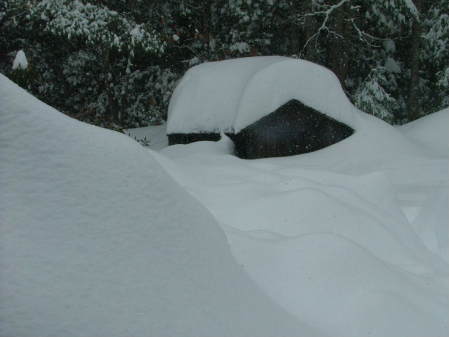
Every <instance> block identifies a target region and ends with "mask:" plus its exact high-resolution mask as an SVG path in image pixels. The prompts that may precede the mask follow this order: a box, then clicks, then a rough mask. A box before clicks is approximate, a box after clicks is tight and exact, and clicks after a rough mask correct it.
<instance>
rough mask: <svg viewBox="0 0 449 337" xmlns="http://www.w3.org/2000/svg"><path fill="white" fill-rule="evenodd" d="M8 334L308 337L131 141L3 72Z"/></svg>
mask: <svg viewBox="0 0 449 337" xmlns="http://www.w3.org/2000/svg"><path fill="white" fill-rule="evenodd" d="M0 98H1V100H0V186H1V190H0V224H1V226H0V231H1V233H0V234H1V235H0V246H1V251H0V269H1V276H0V335H1V336H21V337H24V336H39V337H41V336H300V335H303V336H310V335H313V333H312V332H311V331H310V330H309V329H308V328H306V327H304V326H302V325H300V324H299V323H298V321H297V320H296V318H292V317H293V316H290V315H289V314H287V313H286V312H285V311H283V310H282V309H280V307H277V305H276V304H274V303H273V302H271V300H269V299H268V297H266V296H265V295H264V294H263V293H262V292H260V291H259V290H258V288H257V286H255V283H253V282H252V281H251V280H250V279H249V278H248V277H247V276H246V274H245V273H244V272H243V271H242V270H241V267H240V266H239V265H238V264H237V263H236V262H235V260H234V259H233V257H232V256H231V254H230V251H229V248H228V244H227V241H226V237H225V235H224V234H223V232H222V230H221V229H220V228H219V227H218V225H217V223H216V221H215V220H214V219H213V217H212V216H211V215H210V214H209V213H208V211H206V209H205V208H203V207H202V206H201V205H200V204H199V203H198V202H197V201H195V200H194V199H193V198H192V197H190V196H189V195H188V194H187V193H186V192H184V191H183V190H182V188H181V187H180V186H179V185H177V184H176V183H175V182H174V181H173V180H172V179H171V178H170V177H169V176H168V175H167V174H166V173H165V172H164V170H163V169H162V168H161V167H160V165H159V164H158V163H157V162H156V160H155V159H154V158H153V155H152V153H151V152H148V151H146V150H145V149H144V148H143V147H141V146H139V145H138V144H137V143H136V142H134V141H132V140H131V139H129V138H128V137H126V136H124V135H119V134H117V133H115V132H111V131H107V130H102V129H99V128H96V127H93V126H89V125H86V124H83V123H80V122H77V121H75V120H72V119H70V118H68V117H66V116H64V115H62V114H61V113H59V112H57V111H56V110H54V109H52V108H50V107H49V106H47V105H45V104H44V103H42V102H40V101H39V100H37V99H36V98H34V97H32V96H31V95H29V94H28V93H26V92H25V91H24V90H22V89H20V88H19V87H17V86H16V85H15V84H13V83H12V82H10V81H9V80H8V79H7V78H5V77H4V76H2V75H0Z"/></svg>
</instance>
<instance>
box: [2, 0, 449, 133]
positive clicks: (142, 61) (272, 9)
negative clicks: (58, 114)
mask: <svg viewBox="0 0 449 337" xmlns="http://www.w3.org/2000/svg"><path fill="white" fill-rule="evenodd" d="M448 27H449V5H448V2H447V1H445V0H436V1H427V0H413V1H412V0H379V1H369V0H307V1H294V0H278V1H273V0H205V1H204V0H202V1H199V0H181V1H173V0H165V1H159V0H157V1H145V0H3V1H1V2H0V32H1V33H0V71H1V72H2V73H4V74H6V75H7V76H9V77H11V78H12V79H13V80H15V81H16V82H19V83H20V85H22V86H24V87H26V88H27V89H28V90H30V91H31V92H32V93H33V94H35V95H37V96H38V97H39V98H41V99H43V100H44V101H46V102H47V103H50V104H52V105H54V106H56V107H57V108H59V109H60V110H62V111H64V112H66V113H67V114H69V115H72V116H74V117H77V118H79V119H82V120H84V121H87V122H91V123H94V124H98V125H102V126H107V127H112V128H122V127H130V126H139V125H144V124H148V123H158V122H160V121H162V120H163V119H164V118H165V117H166V111H167V105H168V100H169V98H170V95H171V92H172V90H173V88H174V86H175V84H176V82H177V80H178V79H179V78H180V77H181V76H182V74H183V73H184V72H185V70H186V69H187V68H188V67H191V66H193V65H195V64H197V63H200V62H206V61H215V60H222V59H227V58H232V57H244V56H255V55H286V56H293V57H301V58H305V59H308V60H311V61H313V62H316V63H319V64H322V65H324V66H326V67H328V68H330V69H331V70H333V71H334V72H335V73H336V74H337V76H338V77H339V78H340V81H341V82H342V85H343V87H344V89H345V91H346V92H347V94H348V96H349V97H350V98H351V99H352V101H353V102H354V104H356V105H357V106H358V107H359V108H360V109H362V110H364V111H366V112H368V113H371V114H374V115H375V116H377V117H380V118H383V119H384V120H386V121H388V122H391V123H402V122H406V121H409V120H412V119H414V118H417V117H419V116H422V115H425V114H428V113H431V112H433V111H436V110H439V109H441V108H443V107H445V106H447V105H449V98H448V97H449V47H448V46H449V28H448ZM18 52H21V53H24V55H26V56H25V57H26V60H27V63H28V66H27V67H26V69H22V68H23V67H20V68H19V69H18V68H17V67H15V68H14V67H13V62H14V60H15V59H16V56H17V54H18ZM22 58H23V57H22Z"/></svg>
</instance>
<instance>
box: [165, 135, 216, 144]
mask: <svg viewBox="0 0 449 337" xmlns="http://www.w3.org/2000/svg"><path fill="white" fill-rule="evenodd" d="M167 136H168V145H175V144H189V143H193V142H201V141H205V140H209V141H217V140H220V134H219V133H210V132H204V133H172V134H169V135H167Z"/></svg>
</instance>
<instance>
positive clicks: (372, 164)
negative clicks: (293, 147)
mask: <svg viewBox="0 0 449 337" xmlns="http://www.w3.org/2000/svg"><path fill="white" fill-rule="evenodd" d="M157 158H158V160H159V161H160V162H161V163H162V164H163V166H164V167H166V168H167V169H168V170H169V171H170V172H171V173H172V175H173V176H174V177H176V179H177V180H178V181H179V182H180V183H181V184H182V185H184V186H185V187H186V189H187V190H188V191H190V192H191V193H192V194H193V195H194V196H195V197H197V198H198V199H199V200H200V201H201V202H202V203H203V204H204V205H205V206H206V207H207V208H208V209H209V210H210V211H211V212H212V214H213V215H214V216H215V217H216V218H217V220H218V221H219V223H220V224H221V226H222V228H223V229H224V230H225V232H226V234H227V235H228V239H229V242H230V244H231V248H232V252H233V254H234V255H235V256H236V258H237V260H238V261H239V262H240V263H242V265H244V266H245V268H246V270H248V272H249V273H250V275H251V276H252V277H253V279H254V280H255V281H256V282H258V283H259V284H260V285H261V287H262V288H263V289H264V290H265V291H266V292H267V293H268V294H270V295H271V296H272V298H273V299H274V300H276V301H277V302H278V303H279V304H281V305H282V306H283V307H284V308H286V309H287V310H288V311H289V312H291V313H293V314H295V315H297V317H301V319H305V321H306V322H307V323H309V324H311V325H313V326H317V327H318V326H319V327H320V328H321V329H323V330H324V332H325V333H327V334H329V335H331V336H348V337H358V336H378V337H384V336H398V337H399V336H400V337H411V336H416V337H420V336H434V337H440V336H447V335H449V296H448V294H449V287H448V285H449V278H448V275H449V268H448V265H447V263H446V262H445V261H444V260H446V261H447V258H445V257H444V256H445V254H447V247H448V240H446V238H447V225H448V222H447V215H446V216H444V213H445V214H447V191H448V189H449V177H448V175H447V172H448V162H447V160H442V159H441V158H436V159H435V158H433V157H429V156H426V155H425V153H423V152H421V151H420V150H419V149H418V148H417V147H416V146H414V145H413V144H411V143H410V142H408V141H407V139H405V137H404V136H403V135H402V134H401V133H400V132H399V131H397V130H396V129H394V128H393V127H391V126H389V125H387V124H385V123H383V122H382V121H379V120H377V119H375V118H372V117H370V116H368V115H365V114H360V119H359V128H358V130H357V132H356V133H355V134H354V135H353V136H351V137H349V138H348V139H346V140H344V141H342V142H339V143H337V144H335V145H332V146H330V147H328V148H326V149H323V150H319V151H316V152H313V153H308V154H304V155H297V156H291V157H284V158H266V159H259V160H251V161H249V160H241V159H239V158H236V157H235V156H233V155H232V142H231V141H230V140H229V139H223V140H221V141H219V142H197V143H192V144H188V145H175V146H169V147H168V148H166V149H164V150H163V151H162V152H161V154H160V155H159V156H158V157H157ZM180 168H182V169H180ZM440 189H441V194H440V193H438V195H434V193H435V192H436V191H437V190H440ZM427 204H428V205H427ZM412 206H413V207H416V212H417V214H418V215H417V217H416V221H415V222H416V223H415V224H411V223H409V221H408V220H407V218H406V217H405V216H404V214H403V209H404V208H405V207H407V208H410V207H412ZM443 212H444V213H443ZM430 214H432V215H433V216H434V217H432V218H431V217H429V215H430ZM435 217H436V218H435ZM415 230H416V232H415ZM417 234H418V235H417ZM446 256H447V255H446Z"/></svg>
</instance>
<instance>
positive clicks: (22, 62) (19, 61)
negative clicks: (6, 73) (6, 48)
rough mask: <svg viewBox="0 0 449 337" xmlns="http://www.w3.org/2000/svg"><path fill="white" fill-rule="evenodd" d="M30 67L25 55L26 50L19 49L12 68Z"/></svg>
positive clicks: (22, 68)
mask: <svg viewBox="0 0 449 337" xmlns="http://www.w3.org/2000/svg"><path fill="white" fill-rule="evenodd" d="M27 68H28V60H27V57H26V55H25V52H24V51H23V50H19V51H18V52H17V54H16V57H15V58H14V61H13V63H12V69H13V70H17V69H21V70H25V69H27Z"/></svg>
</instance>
